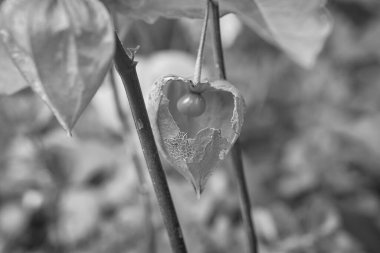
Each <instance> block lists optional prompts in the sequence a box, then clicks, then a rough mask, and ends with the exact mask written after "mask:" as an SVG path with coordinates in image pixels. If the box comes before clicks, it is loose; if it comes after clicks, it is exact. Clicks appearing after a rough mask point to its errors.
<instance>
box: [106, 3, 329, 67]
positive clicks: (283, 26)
mask: <svg viewBox="0 0 380 253" xmlns="http://www.w3.org/2000/svg"><path fill="white" fill-rule="evenodd" d="M103 1H104V2H105V3H106V4H107V5H109V6H110V7H111V8H114V9H116V10H117V11H119V12H121V13H123V14H124V15H126V16H128V17H129V18H134V19H144V20H146V21H148V22H153V21H155V20H156V19H157V18H159V17H166V18H181V17H190V18H201V17H203V16H204V7H205V1H204V0H202V1H201V0H155V1H149V0H141V1H131V0H118V1H110V0H103ZM219 3H220V8H221V12H222V13H223V14H225V13H230V12H231V13H236V14H237V15H238V16H239V17H240V18H241V19H242V20H243V21H244V22H245V23H246V24H247V25H248V26H249V27H251V28H252V29H253V30H255V31H256V32H257V33H259V34H260V35H261V36H262V37H264V38H265V39H266V40H268V41H269V42H271V43H274V44H277V45H278V46H279V47H280V48H281V49H283V50H284V51H285V52H286V53H287V54H288V55H289V56H290V57H291V58H293V59H294V60H295V61H296V62H297V63H299V64H300V65H302V66H305V67H311V66H312V65H313V63H314V61H315V59H316V57H317V55H318V53H319V52H320V51H321V49H322V46H323V44H324V41H325V39H326V37H327V36H328V34H329V33H330V31H331V21H330V18H329V15H328V12H327V11H326V10H325V8H324V5H325V1H323V0H219Z"/></svg>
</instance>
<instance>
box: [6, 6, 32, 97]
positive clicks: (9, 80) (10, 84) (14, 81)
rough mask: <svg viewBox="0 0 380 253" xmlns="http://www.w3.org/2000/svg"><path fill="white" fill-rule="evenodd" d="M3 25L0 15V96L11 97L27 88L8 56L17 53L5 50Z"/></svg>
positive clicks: (25, 82)
mask: <svg viewBox="0 0 380 253" xmlns="http://www.w3.org/2000/svg"><path fill="white" fill-rule="evenodd" d="M3 24H4V22H3V20H2V15H1V13H0V36H1V38H2V39H0V94H5V95H11V94H13V93H15V92H17V91H19V90H21V89H23V88H25V87H27V86H28V83H27V81H26V80H25V79H24V77H23V76H22V75H21V72H20V71H19V70H18V69H17V67H16V65H15V64H14V62H13V61H12V58H11V56H10V53H17V52H14V51H8V50H7V48H6V44H5V42H4V41H8V37H9V36H8V34H7V32H6V31H4V30H3V29H2V27H3ZM3 40H4V41H3ZM16 55H17V54H16Z"/></svg>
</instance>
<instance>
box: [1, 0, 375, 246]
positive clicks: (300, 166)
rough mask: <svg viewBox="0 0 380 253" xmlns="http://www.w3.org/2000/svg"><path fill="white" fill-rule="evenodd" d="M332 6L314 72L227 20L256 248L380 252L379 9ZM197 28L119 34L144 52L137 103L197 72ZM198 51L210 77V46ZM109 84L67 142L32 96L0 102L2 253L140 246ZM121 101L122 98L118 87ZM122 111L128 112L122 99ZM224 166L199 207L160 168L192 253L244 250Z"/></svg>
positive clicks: (148, 27)
mask: <svg viewBox="0 0 380 253" xmlns="http://www.w3.org/2000/svg"><path fill="white" fill-rule="evenodd" d="M0 2H1V1H0ZM143 2H144V3H149V1H143ZM328 8H329V9H330V10H331V11H332V14H333V16H334V23H335V24H334V28H333V30H332V34H331V36H330V37H329V39H328V41H327V44H326V46H325V48H324V50H323V52H322V55H321V57H320V58H319V60H318V61H317V63H316V65H315V67H314V68H312V69H310V70H305V69H303V68H301V67H298V66H296V65H295V64H294V63H293V62H292V61H291V60H290V59H289V58H288V56H286V55H285V54H283V53H282V52H280V51H279V49H277V48H276V47H274V46H272V45H271V44H268V43H267V42H265V41H263V40H262V39H261V38H260V37H259V36H257V35H256V34H255V33H253V32H252V30H251V28H250V27H249V24H247V23H242V22H241V21H240V20H238V19H236V18H235V17H234V16H226V17H224V18H223V21H222V26H223V27H224V29H225V30H224V44H225V47H226V48H225V49H226V64H227V71H228V76H229V80H230V81H231V82H232V83H234V84H236V86H237V87H238V88H239V89H240V90H241V91H242V93H243V94H244V96H245V99H246V102H247V106H248V111H247V115H246V123H245V126H244V129H243V133H242V136H241V142H242V145H243V151H244V163H245V166H246V170H247V181H248V184H249V188H250V193H251V197H252V203H253V205H254V213H253V214H252V215H253V216H254V218H255V221H256V225H257V230H258V234H259V240H260V242H261V247H262V252H287V253H288V252H289V253H290V252H297V253H298V252H342V253H343V252H344V253H346V252H353V253H360V252H363V253H364V252H366V253H375V252H377V251H378V248H379V240H378V238H380V231H379V222H380V221H379V217H378V215H377V214H378V213H379V211H380V210H379V208H380V203H379V189H380V187H379V185H380V182H379V180H380V179H379V178H380V175H379V174H380V170H379V163H380V161H379V159H378V157H379V150H380V135H379V131H378V129H379V125H380V117H379V116H380V115H379V107H380V104H379V102H378V97H379V95H380V89H379V82H380V75H379V71H378V68H379V57H380V47H379V45H380V44H379V41H380V16H379V14H378V13H380V12H379V10H380V4H379V3H378V1H376V0H365V1H364V0H360V1H359V0H331V1H330V2H329V4H328ZM199 22H200V21H197V20H189V19H177V20H168V19H158V20H157V21H156V22H155V23H153V24H147V23H144V22H142V21H135V22H130V23H129V25H128V26H125V27H123V32H124V33H125V34H127V35H128V36H126V39H125V41H124V44H125V45H131V46H135V45H138V44H139V45H141V49H140V51H139V54H138V56H139V59H138V61H139V64H138V71H139V76H140V78H141V80H140V81H141V84H142V85H143V87H142V88H143V90H144V93H145V94H146V93H147V91H148V90H149V89H150V85H151V84H152V82H153V81H154V80H155V79H156V78H157V77H159V76H161V75H163V74H169V73H172V74H179V75H183V76H191V75H192V74H193V67H194V66H193V65H194V55H195V51H196V46H197V40H198V34H199V30H198V27H199ZM0 49H1V47H0ZM0 53H1V52H0ZM206 55H207V56H208V57H207V59H206V65H208V66H209V67H208V71H206V72H207V73H206V75H208V76H209V77H210V78H212V77H213V76H215V74H214V73H213V71H212V70H213V67H212V63H213V61H212V57H211V56H212V52H211V48H210V45H209V46H208V48H207V49H206ZM108 80H109V79H108V78H107V79H106V81H105V82H104V83H103V85H102V86H101V88H100V90H99V91H98V92H97V94H96V96H95V98H94V100H93V101H92V102H91V103H90V105H89V107H87V109H86V110H85V112H84V114H83V115H82V117H81V118H80V119H79V121H78V122H77V125H76V127H75V128H74V131H73V135H74V137H75V138H68V137H67V136H66V133H65V132H64V131H63V130H62V129H61V128H60V127H59V125H58V123H57V121H56V120H55V119H54V117H53V116H52V113H51V112H50V110H49V109H48V108H47V107H46V106H45V104H43V103H42V102H41V101H40V99H39V98H38V97H36V95H34V93H32V92H31V90H29V89H26V90H23V91H21V92H18V93H16V94H14V95H13V96H1V98H0V154H1V159H0V165H1V166H0V252H4V253H5V252H6V253H13V252H52V250H54V249H56V248H57V247H58V248H60V249H61V250H69V251H70V252H99V253H100V252H112V253H113V252H144V251H145V250H146V248H145V247H146V246H147V245H146V242H147V240H148V239H147V237H146V235H149V227H148V226H147V224H146V223H145V220H146V218H145V217H144V211H143V210H144V205H143V196H146V195H145V194H144V192H145V191H144V189H142V188H141V184H140V183H139V175H138V174H137V173H136V170H135V169H134V167H135V166H136V162H134V159H135V158H134V156H133V154H134V152H135V150H136V144H135V143H136V142H135V136H134V132H133V130H129V132H130V134H129V135H128V136H127V137H125V136H122V135H123V131H122V126H121V125H120V122H119V120H118V118H117V114H116V110H115V108H114V102H113V96H112V91H111V89H110V85H109V82H108ZM118 87H119V88H120V87H121V86H120V83H118ZM120 96H121V98H122V100H123V101H124V102H125V99H126V98H125V96H124V93H123V92H122V90H121V89H120ZM124 108H125V109H126V112H127V113H128V106H127V103H126V102H125V106H124ZM123 138H126V139H127V144H125V143H124V142H123V141H122V139H123ZM126 150H127V152H125V151H126ZM126 153H127V154H128V155H127V156H126V155H125V154H126ZM142 164H143V163H142ZM167 167H168V166H167ZM230 167H231V166H230V165H229V160H228V159H227V160H226V162H225V163H223V164H221V165H220V168H219V169H218V170H217V171H216V172H215V173H214V175H213V176H212V177H211V179H210V182H209V184H208V185H207V187H206V190H205V192H204V193H203V195H202V198H201V199H200V200H199V201H198V200H196V197H195V195H194V193H193V189H192V188H191V186H190V185H189V184H187V183H185V181H184V179H182V177H180V176H179V175H178V173H177V172H175V171H174V170H172V169H171V168H169V167H168V168H167V174H168V177H169V184H170V187H171V190H172V193H173V197H174V202H175V204H176V207H177V210H178V214H179V218H180V220H181V222H182V224H183V226H184V235H185V238H186V239H187V246H188V248H189V252H244V247H245V245H246V244H245V242H244V238H245V236H244V231H243V227H242V224H241V220H240V217H239V208H238V203H237V199H238V198H237V193H236V190H235V189H236V187H235V181H234V178H233V176H232V173H231V171H230V170H231V168H230ZM142 171H145V168H143V170H142ZM148 189H149V191H151V188H150V186H148ZM152 203H155V202H154V201H152ZM152 215H153V219H152V224H153V227H154V231H155V243H156V248H157V252H169V251H170V249H169V245H168V240H167V237H166V232H165V230H164V227H163V225H162V221H161V218H160V215H159V212H158V208H157V207H156V206H155V204H153V207H152Z"/></svg>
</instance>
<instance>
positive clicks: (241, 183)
mask: <svg viewBox="0 0 380 253" xmlns="http://www.w3.org/2000/svg"><path fill="white" fill-rule="evenodd" d="M209 4H210V5H211V10H212V21H213V22H212V23H213V34H214V57H215V65H216V69H217V70H218V73H219V78H220V79H224V80H225V79H227V75H226V69H225V64H224V56H223V48H222V40H221V34H220V21H219V5H218V3H217V2H216V1H211V0H209ZM231 159H232V163H233V166H234V167H235V170H234V171H235V174H236V178H237V181H238V188H239V193H240V207H241V213H242V217H243V221H244V224H245V229H246V232H247V237H248V242H249V250H250V252H251V253H258V243H257V236H256V232H255V228H254V223H253V220H252V216H251V201H250V199H249V194H248V187H247V184H246V181H245V175H244V167H243V161H242V155H241V146H240V142H239V139H238V140H237V141H236V143H235V145H234V146H233V147H232V149H231Z"/></svg>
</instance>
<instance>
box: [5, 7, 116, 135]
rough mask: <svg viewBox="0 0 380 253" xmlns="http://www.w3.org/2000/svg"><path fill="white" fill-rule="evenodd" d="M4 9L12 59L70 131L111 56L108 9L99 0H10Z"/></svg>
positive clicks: (95, 87) (112, 44)
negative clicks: (20, 57)
mask: <svg viewBox="0 0 380 253" xmlns="http://www.w3.org/2000/svg"><path fill="white" fill-rule="evenodd" d="M1 10H2V14H3V15H4V20H6V22H5V27H6V29H7V31H8V35H9V40H8V43H7V44H6V45H7V49H8V51H10V52H11V57H12V59H13V60H14V62H16V64H17V65H18V67H19V69H20V70H21V71H22V72H23V74H24V76H25V77H26V79H27V80H28V81H29V82H30V84H31V86H32V88H33V89H34V91H35V92H36V93H37V94H38V95H39V96H40V97H41V98H42V99H43V100H44V101H45V102H46V103H47V104H48V105H49V107H50V109H51V110H52V111H53V113H54V114H55V116H56V117H57V119H58V121H59V122H60V123H61V125H62V126H63V127H64V128H65V129H66V130H67V131H68V132H69V133H70V132H71V129H72V128H73V126H74V125H75V123H76V121H77V120H78V118H79V117H80V115H81V113H82V112H83V110H84V109H85V108H86V106H87V105H88V103H89V102H90V100H91V99H92V97H93V96H94V94H95V92H96V91H97V89H98V88H99V86H100V85H101V83H102V82H103V79H104V77H105V75H106V72H107V70H108V68H109V66H110V63H111V60H112V56H113V48H114V41H113V39H114V38H113V28H112V22H111V18H110V16H109V14H108V12H107V10H106V8H105V7H104V6H103V5H102V4H101V3H100V2H98V1H97V0H85V1H74V0H63V1H57V0H54V1H51V0H33V1H30V0H17V1H15V0H8V1H5V2H4V3H3V5H2V9H1ZM12 51H14V53H12ZM20 54H21V55H22V56H23V57H22V59H21V60H20V59H18V58H19V56H20ZM25 62H26V63H27V66H25Z"/></svg>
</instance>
